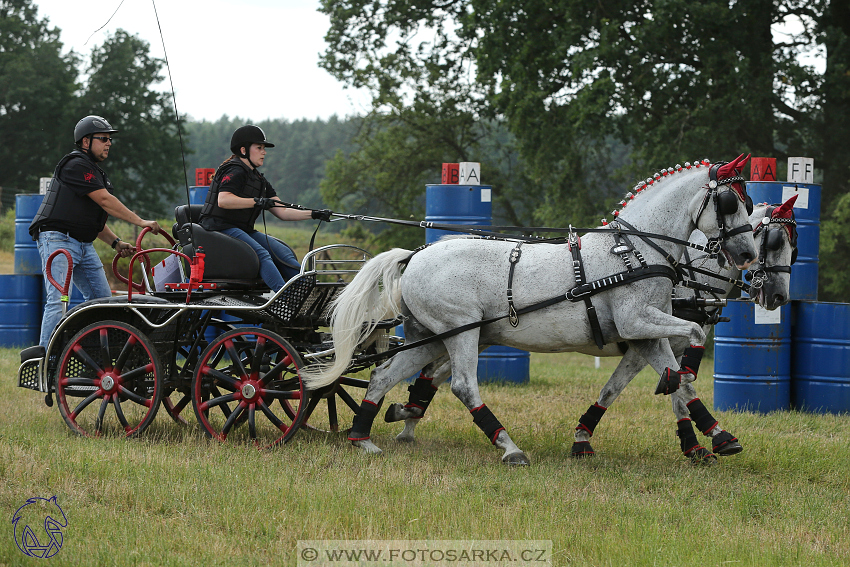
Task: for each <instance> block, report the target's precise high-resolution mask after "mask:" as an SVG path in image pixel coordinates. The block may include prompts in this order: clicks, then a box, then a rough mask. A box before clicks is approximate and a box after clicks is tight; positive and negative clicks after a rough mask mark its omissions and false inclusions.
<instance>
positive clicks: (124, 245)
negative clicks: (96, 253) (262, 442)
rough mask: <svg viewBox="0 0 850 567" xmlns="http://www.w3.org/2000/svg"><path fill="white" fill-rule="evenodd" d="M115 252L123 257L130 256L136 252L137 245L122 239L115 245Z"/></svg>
mask: <svg viewBox="0 0 850 567" xmlns="http://www.w3.org/2000/svg"><path fill="white" fill-rule="evenodd" d="M154 224H156V223H154ZM157 228H159V226H157ZM151 230H153V229H151ZM115 253H116V254H118V255H119V256H121V257H122V258H129V257H130V256H132V255H133V254H135V253H136V247H135V246H133V245H132V244H130V243H129V242H124V241H123V240H122V241H121V242H119V243H118V244H116V245H115Z"/></svg>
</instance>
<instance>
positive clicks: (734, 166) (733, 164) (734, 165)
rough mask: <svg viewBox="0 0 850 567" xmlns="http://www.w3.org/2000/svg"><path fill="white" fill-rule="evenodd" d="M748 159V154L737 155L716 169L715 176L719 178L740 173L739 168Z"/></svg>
mask: <svg viewBox="0 0 850 567" xmlns="http://www.w3.org/2000/svg"><path fill="white" fill-rule="evenodd" d="M742 160H743V161H742ZM749 160H750V156H747V157H746V158H745V157H744V154H741V155H739V156H738V157H736V158H735V159H733V160H732V161H730V162H729V163H727V164H724V165H723V166H721V167H720V169H719V170H717V177H718V178H719V179H725V178H727V177H733V176H735V175H740V173H741V170H742V169H744V166H745V165H746V164H747V162H748V161H749Z"/></svg>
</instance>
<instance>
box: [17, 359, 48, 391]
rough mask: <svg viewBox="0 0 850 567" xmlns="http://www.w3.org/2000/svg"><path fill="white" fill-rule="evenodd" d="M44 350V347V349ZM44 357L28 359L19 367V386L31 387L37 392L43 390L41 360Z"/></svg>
mask: <svg viewBox="0 0 850 567" xmlns="http://www.w3.org/2000/svg"><path fill="white" fill-rule="evenodd" d="M42 350H44V349H42ZM43 360H44V358H31V359H29V360H26V361H24V362H23V364H21V366H20V368H18V387H19V388H29V389H30V390H35V391H36V392H43V391H44V390H42V389H41V387H40V385H39V376H41V372H40V370H41V362H42V361H43Z"/></svg>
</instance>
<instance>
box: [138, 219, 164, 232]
mask: <svg viewBox="0 0 850 567" xmlns="http://www.w3.org/2000/svg"><path fill="white" fill-rule="evenodd" d="M140 226H141V227H142V228H149V229H151V232H152V233H154V234H159V232H160V231H161V230H162V229H161V228H160V227H159V223H158V222H156V221H155V220H143V221H142V224H141V225H140Z"/></svg>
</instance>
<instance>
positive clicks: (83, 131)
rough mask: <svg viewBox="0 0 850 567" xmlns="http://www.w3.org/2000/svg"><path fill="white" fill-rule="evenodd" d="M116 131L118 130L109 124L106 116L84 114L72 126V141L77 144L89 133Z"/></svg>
mask: <svg viewBox="0 0 850 567" xmlns="http://www.w3.org/2000/svg"><path fill="white" fill-rule="evenodd" d="M117 131H118V130H116V129H115V128H113V127H112V126H110V125H109V122H108V121H107V120H106V118H103V117H102V116H95V115H91V116H86V117H85V118H83V119H82V120H80V121H79V122H77V125H76V126H75V127H74V143H75V144H77V145H78V146H79V145H80V142H81V141H82V139H83V138H85V137H86V136H90V135H91V134H97V133H98V132H105V133H107V134H112V133H113V132H117Z"/></svg>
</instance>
